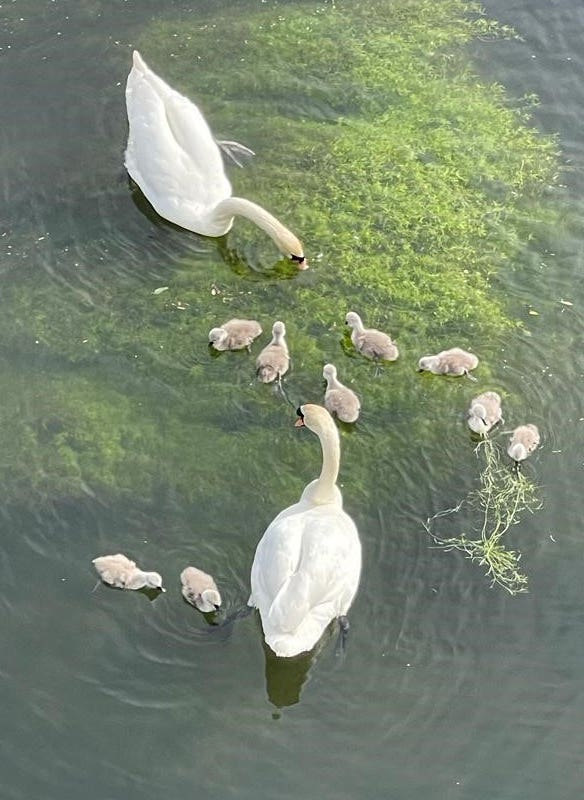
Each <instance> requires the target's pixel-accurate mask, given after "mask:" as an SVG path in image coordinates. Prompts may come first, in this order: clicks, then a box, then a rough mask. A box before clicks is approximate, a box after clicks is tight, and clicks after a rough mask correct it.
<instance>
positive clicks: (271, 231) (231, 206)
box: [213, 197, 303, 256]
mask: <svg viewBox="0 0 584 800" xmlns="http://www.w3.org/2000/svg"><path fill="white" fill-rule="evenodd" d="M213 214H214V216H220V217H225V219H226V220H227V219H229V218H231V217H233V216H235V215H238V216H240V217H245V218H246V219H249V220H250V221H251V222H253V223H255V224H256V225H257V226H258V228H261V229H262V230H263V231H265V232H266V233H267V234H268V236H269V237H270V238H271V239H272V240H273V241H274V242H275V243H276V245H277V247H278V249H279V250H280V251H281V252H282V253H284V254H285V255H287V256H290V255H291V253H289V252H288V249H287V247H286V244H285V242H286V240H287V239H289V238H290V237H293V236H294V234H293V233H292V232H291V231H289V230H288V228H286V227H285V226H284V225H282V223H281V222H280V220H278V219H276V217H274V216H273V215H272V214H270V212H269V211H266V209H265V208H262V207H261V206H259V205H258V204H257V203H252V202H251V200H246V199H245V198H243V197H226V198H225V199H224V200H221V201H220V202H219V203H217V205H216V206H215V208H214V211H213ZM294 255H297V256H300V255H303V254H302V253H295V254H294Z"/></svg>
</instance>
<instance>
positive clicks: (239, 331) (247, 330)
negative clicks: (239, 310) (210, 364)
mask: <svg viewBox="0 0 584 800" xmlns="http://www.w3.org/2000/svg"><path fill="white" fill-rule="evenodd" d="M261 332H262V326H261V325H260V323H259V322H256V320H255V319H230V320H229V321H228V322H224V323H223V325H220V326H219V327H218V328H211V330H210V331H209V342H210V343H211V344H212V345H213V347H214V348H215V350H243V348H244V347H246V348H247V349H248V350H249V349H250V347H251V344H252V342H253V340H254V339H257V337H258V336H259V335H260V333H261Z"/></svg>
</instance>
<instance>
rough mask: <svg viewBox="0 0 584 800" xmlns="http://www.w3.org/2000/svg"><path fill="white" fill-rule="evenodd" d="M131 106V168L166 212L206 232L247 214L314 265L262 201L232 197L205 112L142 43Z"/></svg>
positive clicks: (286, 249) (299, 260)
mask: <svg viewBox="0 0 584 800" xmlns="http://www.w3.org/2000/svg"><path fill="white" fill-rule="evenodd" d="M126 108H127V112H128V122H129V126H130V130H129V133H128V146H127V148H126V155H125V165H126V169H127V170H128V172H129V173H130V176H131V177H132V179H133V180H134V181H135V182H136V183H137V184H138V186H139V187H140V189H141V190H142V192H143V193H144V195H145V196H146V198H147V199H148V201H149V202H150V203H151V204H152V206H154V208H155V210H156V211H157V212H158V213H159V214H160V216H161V217H164V218H165V219H167V220H170V222H174V223H175V225H180V227H181V228H187V229H188V230H190V231H194V232H195V233H200V234H202V235H203V236H223V234H225V233H227V232H228V231H229V230H230V228H231V226H232V225H233V217H234V215H236V214H239V215H240V216H243V217H247V219H249V220H251V221H252V222H254V223H255V224H256V225H258V226H259V227H260V228H262V230H264V231H265V232H266V233H267V234H268V236H270V237H271V238H272V239H273V240H274V242H275V243H276V245H277V247H278V248H279V250H280V251H281V252H282V253H284V254H285V255H286V256H288V257H289V258H291V259H292V260H293V261H295V262H296V264H297V266H298V268H299V269H306V268H307V267H308V263H307V261H306V258H305V257H304V248H303V247H302V244H301V242H300V241H299V240H298V239H297V238H296V236H295V235H294V234H293V233H291V232H290V231H289V230H288V229H287V228H285V227H284V226H283V225H282V223H281V222H279V221H278V220H277V219H276V218H275V217H274V216H272V214H270V213H269V212H268V211H266V210H265V209H263V208H262V207H261V206H259V205H257V204H256V203H252V202H251V201H250V200H245V199H243V198H241V197H232V196H231V185H230V183H229V181H228V180H227V177H226V175H225V172H224V169H223V161H222V159H221V152H220V150H219V147H218V146H217V142H216V141H215V139H214V137H213V134H212V133H211V131H210V129H209V126H208V125H207V123H206V121H205V118H204V117H203V115H202V114H201V112H200V111H199V109H198V108H197V106H196V105H195V104H194V103H192V102H191V101H190V100H189V99H188V98H186V97H185V96H184V95H181V94H179V92H177V91H175V90H174V89H172V88H171V87H170V86H169V85H168V84H167V83H165V82H164V81H163V80H162V79H161V78H159V77H158V75H156V74H155V73H154V72H152V70H151V69H150V68H149V67H148V66H147V65H146V64H145V63H144V61H143V59H142V57H141V56H140V53H138V51H137V50H134V59H133V66H132V69H131V71H130V74H129V75H128V81H127V84H126Z"/></svg>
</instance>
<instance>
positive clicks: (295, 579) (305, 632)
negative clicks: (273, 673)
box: [252, 506, 361, 656]
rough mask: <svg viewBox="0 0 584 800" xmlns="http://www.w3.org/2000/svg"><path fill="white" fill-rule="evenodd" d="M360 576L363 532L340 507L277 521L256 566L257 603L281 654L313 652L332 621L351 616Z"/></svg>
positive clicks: (319, 508)
mask: <svg viewBox="0 0 584 800" xmlns="http://www.w3.org/2000/svg"><path fill="white" fill-rule="evenodd" d="M288 511H289V510H288ZM360 572H361V544H360V541H359V536H358V533H357V529H356V527H355V524H354V523H353V521H352V520H351V518H350V517H349V516H348V515H347V514H346V513H345V512H344V511H343V510H342V509H341V508H340V507H338V506H317V507H314V508H311V509H309V510H304V511H301V512H299V513H296V514H294V513H292V514H290V513H288V514H287V515H280V517H277V518H276V519H275V520H274V522H273V523H272V524H271V525H270V526H269V528H268V529H267V530H266V533H265V534H264V537H263V538H262V540H261V541H260V543H259V545H258V549H257V551H256V557H255V559H254V565H253V567H252V597H253V602H254V604H255V605H256V606H257V607H258V608H259V609H260V614H261V618H262V624H263V627H264V634H265V637H266V641H267V643H268V644H269V645H270V647H271V648H272V649H273V650H274V651H275V652H276V654H277V655H282V656H290V655H295V654H296V653H301V652H304V651H306V650H310V649H312V647H313V646H314V645H315V644H316V642H317V641H318V639H319V638H320V636H321V635H322V633H323V631H324V629H325V628H326V626H327V625H328V624H329V622H330V621H331V620H332V619H334V618H335V617H338V616H340V615H342V614H345V613H346V612H347V610H348V608H349V606H350V605H351V602H352V600H353V598H354V596H355V593H356V591H357V587H358V584H359V575H360Z"/></svg>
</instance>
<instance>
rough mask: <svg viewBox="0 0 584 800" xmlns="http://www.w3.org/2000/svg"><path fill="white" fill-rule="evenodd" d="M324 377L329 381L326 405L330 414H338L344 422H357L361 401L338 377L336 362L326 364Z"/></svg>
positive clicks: (325, 399)
mask: <svg viewBox="0 0 584 800" xmlns="http://www.w3.org/2000/svg"><path fill="white" fill-rule="evenodd" d="M322 377H323V378H324V379H325V380H326V383H327V386H326V391H325V393H324V406H325V408H326V410H327V411H328V412H329V414H336V415H337V417H338V418H339V419H340V420H342V422H356V421H357V418H358V417H359V411H360V410H361V403H360V401H359V398H358V397H357V395H356V394H355V392H354V391H353V390H352V389H349V387H348V386H345V385H344V384H343V383H341V382H340V381H339V380H338V379H337V368H336V367H335V366H334V364H325V365H324V367H323V370H322Z"/></svg>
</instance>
